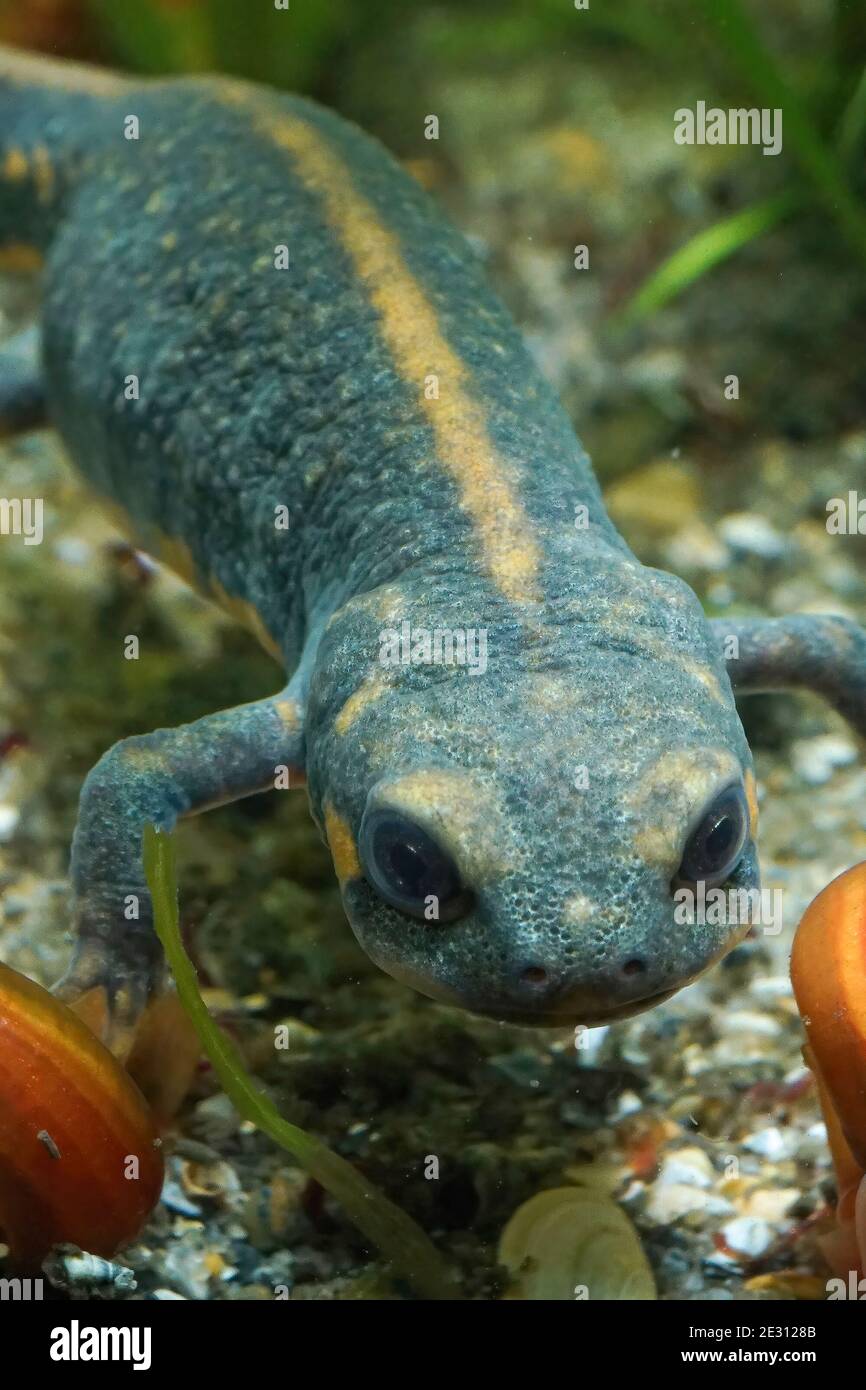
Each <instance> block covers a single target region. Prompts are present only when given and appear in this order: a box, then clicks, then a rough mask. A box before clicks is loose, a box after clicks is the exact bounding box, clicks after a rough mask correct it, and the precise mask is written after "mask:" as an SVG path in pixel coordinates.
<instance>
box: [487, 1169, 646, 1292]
mask: <svg viewBox="0 0 866 1390" xmlns="http://www.w3.org/2000/svg"><path fill="white" fill-rule="evenodd" d="M499 1263H500V1264H502V1265H505V1267H506V1269H507V1270H508V1271H509V1273H510V1275H511V1280H510V1283H509V1286H508V1288H507V1290H506V1292H505V1295H504V1297H505V1298H509V1299H542V1300H556V1301H558V1302H559V1301H565V1300H575V1299H578V1300H579V1299H591V1300H592V1301H593V1302H595V1301H597V1300H598V1299H615V1300H619V1301H628V1302H637V1301H645V1300H653V1299H655V1297H656V1290H655V1283H654V1281H653V1276H652V1271H651V1270H650V1267H649V1263H648V1261H647V1258H646V1255H645V1254H644V1252H643V1249H642V1247H641V1243H640V1239H639V1237H638V1234H637V1232H636V1230H635V1228H634V1226H633V1225H632V1223H631V1222H630V1221H629V1219H628V1217H627V1216H626V1214H625V1212H624V1211H623V1210H622V1208H621V1207H619V1206H618V1205H617V1203H616V1202H614V1201H612V1200H611V1198H610V1197H607V1196H605V1195H604V1194H603V1193H602V1192H600V1191H598V1189H593V1188H589V1187H554V1188H551V1189H550V1190H549V1191H547V1192H539V1193H538V1194H537V1195H536V1196H535V1197H531V1198H530V1199H529V1201H528V1202H524V1203H523V1205H522V1206H521V1207H518V1209H517V1211H516V1212H515V1213H514V1215H513V1216H512V1217H511V1220H510V1221H509V1222H508V1225H507V1226H506V1227H505V1230H504V1231H503V1233H502V1237H501V1239H500V1242H499Z"/></svg>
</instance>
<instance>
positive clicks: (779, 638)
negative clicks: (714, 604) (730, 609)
mask: <svg viewBox="0 0 866 1390" xmlns="http://www.w3.org/2000/svg"><path fill="white" fill-rule="evenodd" d="M712 628H713V631H714V632H715V634H716V636H717V637H718V640H719V645H720V646H721V648H722V652H723V655H724V657H725V662H726V665H727V670H728V675H729V676H730V679H731V685H732V686H733V688H734V693H735V694H736V695H740V694H745V695H749V694H756V693H758V692H760V691H765V690H814V691H815V692H816V693H817V694H819V695H823V696H824V698H825V699H826V700H827V701H828V702H829V703H830V704H831V705H832V706H833V707H834V709H837V710H838V711H839V713H840V714H841V715H843V716H844V718H845V719H847V720H848V723H849V724H851V725H852V726H853V728H854V729H856V730H857V732H858V733H859V734H862V735H863V736H864V737H866V630H864V629H863V628H861V627H858V625H857V624H856V623H853V622H851V621H850V619H848V618H840V617H834V616H832V615H829V614H823V613H819V614H813V613H797V614H793V615H791V616H790V617H784V618H746V619H736V618H735V619H728V618H716V619H714V620H713V622H712Z"/></svg>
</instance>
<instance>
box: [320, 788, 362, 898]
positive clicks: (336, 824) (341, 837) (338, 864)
mask: <svg viewBox="0 0 866 1390" xmlns="http://www.w3.org/2000/svg"><path fill="white" fill-rule="evenodd" d="M325 835H326V836H327V840H328V845H329V846H330V850H331V858H332V859H333V861H334V872H335V874H336V875H337V881H338V882H339V883H340V885H341V886H342V884H344V883H346V882H347V881H348V880H349V879H351V878H360V877H361V863H360V860H359V859H358V851H357V850H356V848H355V841H354V840H353V838H352V832H351V830H350V829H349V823H348V821H347V820H345V819H344V817H343V816H341V815H340V814H339V812H338V811H335V810H334V808H333V806H332V805H331V803H330V801H326V802H325Z"/></svg>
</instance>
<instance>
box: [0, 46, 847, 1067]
mask: <svg viewBox="0 0 866 1390" xmlns="http://www.w3.org/2000/svg"><path fill="white" fill-rule="evenodd" d="M130 116H134V117H135V118H136V120H137V138H126V137H127V134H128V132H129V130H130V126H129V118H130ZM4 249H5V251H6V258H7V261H8V262H10V263H12V264H16V263H17V264H24V263H26V262H28V259H31V258H32V260H34V261H35V260H36V259H37V257H42V258H44V261H45V270H44V306H43V311H42V342H43V349H42V373H41V378H40V383H39V385H40V389H41V391H42V393H43V394H44V399H45V402H46V408H47V413H48V417H49V418H50V420H51V421H53V423H54V424H56V426H57V428H58V429H59V431H60V434H61V436H62V438H63V440H64V442H65V444H66V446H67V448H68V450H69V453H70V454H71V456H72V458H73V460H74V461H75V462H76V464H77V465H78V466H79V468H80V469H81V470H82V471H83V472H84V473H85V474H86V475H87V476H88V477H89V478H90V480H91V481H92V482H94V483H95V484H96V486H97V487H98V488H99V489H100V490H101V491H103V492H104V493H106V494H107V495H108V496H110V497H112V498H113V499H114V500H115V501H117V502H119V503H120V504H121V505H122V507H123V508H124V509H125V511H126V512H127V513H128V515H129V516H130V517H131V518H132V521H133V523H134V524H135V526H136V528H137V536H138V538H139V542H140V543H141V544H142V545H143V546H144V547H145V548H148V549H151V550H152V551H153V552H154V553H156V554H157V555H162V557H163V558H165V559H166V560H168V561H169V562H170V563H173V564H175V565H176V566H178V567H179V568H181V569H182V570H183V571H185V572H186V574H187V576H188V577H189V578H190V579H191V580H192V581H193V582H196V583H198V585H199V586H201V587H202V588H204V589H205V590H206V591H209V592H211V593H212V594H215V595H216V596H217V597H219V598H220V599H221V600H222V601H223V602H224V603H226V604H227V605H228V606H230V607H231V608H233V610H235V611H237V612H239V613H242V614H244V615H245V616H247V617H248V618H249V619H250V620H251V621H252V622H253V623H254V625H255V626H256V627H257V630H258V631H259V634H260V636H262V638H263V640H265V641H266V642H267V644H268V645H269V647H270V648H271V649H272V650H273V651H274V652H275V653H276V654H277V655H278V656H279V658H280V660H281V661H282V663H283V665H284V667H285V670H286V672H287V676H288V680H287V684H286V685H285V687H284V688H283V689H282V690H280V691H279V692H278V693H277V694H276V695H275V696H274V697H273V698H272V699H269V700H264V701H259V702H257V703H255V704H251V705H247V706H243V707H241V708H239V709H237V710H230V711H224V712H222V713H219V714H215V715H213V716H209V717H206V718H204V719H202V720H199V721H197V722H196V723H195V724H192V725H189V726H187V727H186V728H182V729H178V730H158V731H156V732H155V733H153V734H149V735H145V736H142V737H136V738H131V739H128V740H125V741H124V742H122V743H120V744H118V745H116V746H115V747H114V748H113V749H111V750H109V752H108V753H107V754H106V755H105V756H104V757H103V758H102V759H101V761H100V762H99V763H98V764H97V766H96V767H95V768H94V769H93V771H92V772H91V774H90V775H89V777H88V779H87V781H86V783H85V786H84V789H83V792H82V798H81V807H80V815H79V822H78V828H77V830H76V835H75V842H74V846H73V856H72V881H73V889H74V893H75V902H76V908H75V917H76V926H77V932H78V949H77V953H76V957H75V960H74V962H73V965H72V967H71V970H70V973H69V975H68V976H67V977H66V979H65V981H64V982H62V984H61V990H62V992H63V993H65V994H66V995H68V996H71V997H75V996H78V995H81V994H82V993H84V992H87V991H90V990H93V989H98V990H102V991H104V992H105V996H106V998H107V1000H108V1003H109V1019H108V1024H107V1032H108V1035H109V1037H110V1038H111V1039H112V1041H113V1043H114V1045H115V1046H117V1047H118V1048H119V1047H121V1046H122V1045H123V1042H122V1040H123V1039H124V1038H128V1035H129V1031H130V1028H131V1027H132V1026H133V1025H134V1021H135V1019H136V1018H137V1016H138V1013H139V1011H140V1009H141V1007H142V1005H143V1003H144V1002H145V1001H146V999H147V998H148V997H149V996H150V995H151V994H152V993H153V992H154V990H155V989H156V988H157V987H158V985H159V982H160V979H161V971H162V964H161V959H160V953H159V949H158V946H157V945H156V943H155V940H154V936H153V933H152V929H151V923H150V911H149V905H148V897H147V891H146V888H145V885H144V879H143V872H142V868H141V832H142V828H143V825H144V824H145V823H147V822H148V821H153V822H154V823H156V824H157V825H159V826H162V827H164V828H169V827H171V826H172V825H173V824H174V823H175V821H176V820H177V819H178V818H179V817H182V816H185V815H189V814H194V813H195V812H196V811H199V810H203V809H207V808H208V807H209V806H212V805H216V804H219V803H221V802H225V801H228V800H232V799H234V798H237V797H239V796H243V795H247V794H249V793H251V792H254V791H258V790H261V789H263V788H266V787H269V786H273V785H274V782H275V770H276V769H279V768H281V767H291V768H294V769H297V770H298V771H303V772H304V773H305V775H306V780H307V785H308V789H309V796H310V805H311V809H312V813H313V815H314V817H315V818H316V821H317V823H318V824H319V826H320V827H321V829H322V832H323V834H324V835H325V836H326V838H327V841H328V843H329V845H330V848H331V851H332V854H333V857H334V863H335V869H336V872H337V875H338V878H339V880H340V883H341V887H342V891H343V897H344V902H345V906H346V911H347V915H348V917H349V920H350V922H351V923H352V926H353V928H354V930H355V932H356V934H357V936H358V938H359V940H360V941H361V943H362V945H363V946H364V948H365V949H366V950H367V952H368V953H369V954H370V956H371V957H372V958H373V959H374V960H376V961H377V962H378V963H379V964H380V965H381V966H382V967H383V968H384V969H386V970H388V971H389V972H390V973H392V974H393V975H395V976H397V977H398V978H400V979H403V980H405V981H407V982H408V983H410V984H412V985H414V986H415V987H417V988H419V989H420V990H422V991H423V992H425V993H428V994H430V995H433V996H434V997H437V998H441V999H445V1000H448V1001H451V1002H456V1003H460V1004H462V1005H464V1006H466V1007H468V1008H470V1009H473V1010H477V1011H479V1012H484V1013H489V1014H493V1015H495V1016H497V1017H502V1018H510V1019H518V1020H522V1021H526V1022H535V1023H551V1022H564V1021H582V1022H595V1021H601V1020H605V1019H609V1018H615V1017H619V1016H622V1015H624V1014H627V1013H630V1012H633V1011H635V1010H636V1009H639V1008H645V1007H648V1006H649V1005H650V1004H652V1003H654V1002H657V1001H658V1000H659V999H661V998H664V997H667V995H669V994H670V993H672V992H673V991H674V990H675V989H677V988H678V987H680V986H681V985H682V984H684V983H686V982H687V981H689V980H691V979H693V978H694V977H695V976H696V975H698V974H699V973H700V972H701V971H703V970H704V969H705V968H707V966H709V965H710V964H711V963H712V962H713V961H715V960H716V959H718V957H719V956H721V955H722V954H723V953H724V952H725V951H726V950H727V949H728V948H729V947H730V946H731V945H732V944H733V943H734V942H735V941H736V940H738V939H740V938H741V936H742V935H743V933H744V932H745V931H746V930H747V929H748V923H747V922H746V923H742V922H737V923H729V922H725V923H723V924H721V925H712V924H709V923H701V922H696V923H692V924H686V925H683V924H681V923H677V922H676V921H675V919H674V902H673V893H674V890H675V886H676V885H677V884H680V885H682V884H683V883H685V884H689V883H695V882H697V881H698V880H703V881H705V882H709V883H715V884H720V885H723V886H726V887H733V888H750V887H754V886H755V885H756V884H757V882H758V877H757V872H758V871H757V859H756V852H755V846H754V830H755V796H754V777H753V774H752V765H751V757H750V754H749V749H748V746H747V743H746V740H745V737H744V734H743V731H742V727H741V725H740V721H739V718H738V716H737V711H736V705H735V701H734V695H733V692H732V688H731V680H730V678H729V674H728V671H727V670H726V663H725V652H724V651H723V644H722V640H721V639H722V637H727V636H729V635H730V633H731V630H732V629H731V625H729V624H724V625H722V628H721V631H717V630H714V627H713V625H711V624H710V623H708V622H707V620H706V619H705V617H704V614H703V612H702V609H701V607H700V604H699V602H698V600H697V598H696V597H695V596H694V594H693V593H692V592H691V590H690V589H689V588H688V587H687V586H686V585H685V584H684V583H683V582H682V581H680V580H679V579H677V578H675V577H674V576H671V575H668V574H664V573H661V572H659V571H657V570H652V569H648V568H645V567H643V566H641V565H640V564H639V562H638V561H637V559H636V558H635V557H634V555H633V554H632V553H631V551H630V550H629V548H628V546H627V545H626V544H625V542H624V541H623V539H622V538H621V537H620V536H619V535H618V533H617V531H616V530H615V528H614V526H613V525H612V523H611V522H610V520H609V518H608V517H607V515H606V513H605V511H604V507H603V503H602V500H601V497H600V493H599V489H598V486H597V484H596V481H595V479H594V476H593V474H592V470H591V467H590V464H589V461H588V459H587V457H586V455H585V453H584V452H583V450H582V448H581V446H580V444H579V443H578V441H577V439H576V437H575V434H574V431H573V429H572V426H571V423H570V421H569V420H568V418H567V416H566V414H565V412H564V411H563V409H562V407H561V406H560V405H559V403H558V402H557V400H556V399H555V396H554V394H553V392H552V391H551V388H550V387H549V386H548V384H547V383H546V382H545V381H544V380H543V378H542V377H541V375H540V374H539V372H538V369H537V368H536V366H535V365H534V363H533V361H532V359H531V358H530V356H529V354H528V353H527V351H526V349H525V347H524V345H523V343H522V340H521V338H520V336H519V334H518V332H517V330H516V329H515V327H514V325H513V324H512V322H511V320H510V319H509V317H508V315H507V313H506V311H505V310H504V308H503V307H502V306H501V305H500V304H499V302H498V301H497V299H496V298H495V297H494V295H493V294H492V293H491V292H490V290H489V289H488V287H487V286H486V284H485V281H484V277H483V274H482V272H481V269H480V267H479V264H478V262H477V259H476V257H475V256H474V254H473V253H472V251H471V250H470V249H469V247H468V245H467V243H466V242H465V240H464V239H463V238H462V236H460V234H459V233H457V232H456V231H455V230H453V229H452V228H451V227H450V226H449V225H448V224H447V223H446V222H445V220H444V219H443V218H442V216H441V214H440V213H439V212H438V210H437V209H436V207H435V205H434V204H433V202H432V201H431V200H430V199H429V198H428V197H427V195H426V194H425V193H424V192H423V191H422V190H421V189H420V188H418V187H417V186H416V184H415V183H414V182H413V180H412V179H411V178H410V177H409V176H408V175H407V174H406V173H405V172H404V171H402V170H401V169H400V167H399V166H398V165H397V164H396V163H395V162H394V161H393V160H392V159H391V158H390V157H389V156H388V155H387V154H386V152H385V151H384V150H383V149H382V148H381V147H380V146H379V145H378V144H377V143H376V142H375V141H373V140H371V139H370V138H369V137H367V136H366V135H364V134H362V133H361V132H360V131H358V130H357V129H355V128H354V127H352V126H351V125H349V124H347V123H346V122H345V121H343V120H341V119H340V118H338V117H337V116H335V115H333V114H331V113H329V112H327V111H325V110H323V109H321V108H320V107H318V106H316V105H315V104H313V103H311V102H308V101H305V100H301V99H297V98H293V97H289V96H285V95H281V94H277V93H273V92H268V91H265V90H263V89H258V88H255V87H252V86H249V85H246V84H241V83H237V82H230V81H228V80H225V79H218V78H213V79H211V78H202V79H184V80H177V81H170V82H154V83H147V84H143V83H139V84H136V83H132V82H129V83H127V82H126V81H124V80H123V79H119V78H117V79H115V78H113V77H111V76H110V75H106V74H93V75H91V74H88V73H87V72H86V71H84V70H81V69H77V68H65V67H63V66H62V65H50V64H48V65H44V64H42V63H39V62H36V63H31V62H30V61H28V60H22V59H21V58H20V57H18V56H16V55H11V54H4V55H2V57H0V257H2V253H3V250H4ZM19 377H20V371H19ZM6 380H7V382H8V383H10V384H8V385H7V387H6V388H5V394H4V386H3V382H4V377H3V374H2V372H0V420H3V419H6V420H7V421H9V422H14V421H15V419H16V402H20V399H21V383H20V380H18V379H16V377H15V374H14V373H11V372H10V373H8V374H7V377H6ZM29 388H30V396H29V398H28V400H29V404H30V415H31V416H32V399H33V391H34V389H35V384H34V383H33V382H31V383H29ZM19 416H20V411H19ZM279 517H282V518H283V520H285V518H286V517H287V518H288V523H289V524H288V528H287V529H286V528H285V526H284V525H283V526H281V525H279V524H277V519H278V518H279ZM797 623H799V626H797ZM407 625H408V626H407ZM768 627H769V629H770V631H769V634H768V631H767V629H768ZM437 633H438V634H439V643H440V648H441V647H442V643H443V641H444V643H445V649H446V650H447V651H448V652H449V653H450V655H451V660H444V661H442V660H440V661H435V660H433V659H431V652H433V651H435V650H436V647H435V642H436V634H437ZM481 633H483V634H484V641H485V643H486V657H485V662H484V669H481V666H480V665H479V664H478V663H476V667H477V669H473V668H472V665H471V663H470V662H469V661H468V660H465V659H464V660H461V659H459V653H460V652H461V651H463V652H464V654H465V651H466V649H467V648H466V644H467V643H470V644H471V643H473V642H477V639H478V635H479V634H481ZM395 634H400V635H401V641H400V642H397V640H396V637H395ZM407 634H408V636H407ZM737 636H738V638H739V639H740V641H741V642H742V643H743V644H744V648H743V649H744V653H745V657H746V660H745V661H744V662H743V664H742V666H741V667H740V668H739V670H738V671H737V670H736V661H734V662H732V663H731V665H732V667H734V669H735V674H736V675H737V677H738V679H737V683H738V687H739V688H741V689H743V690H745V691H747V690H748V689H749V688H765V687H766V686H768V685H769V686H772V685H775V684H788V685H790V684H797V683H807V682H809V681H811V683H814V684H818V685H820V687H821V688H822V689H823V690H824V693H825V694H827V695H828V696H829V697H830V698H831V699H834V700H835V701H836V703H837V704H840V706H843V707H844V708H845V710H846V713H848V714H849V716H850V717H852V718H854V720H855V722H858V723H859V724H860V726H861V727H862V726H863V723H864V718H863V715H864V709H866V701H864V688H866V675H864V673H866V658H864V651H866V642H864V637H863V634H862V633H861V632H860V631H859V629H856V628H854V627H853V626H852V625H851V624H847V623H845V622H844V621H843V620H841V619H831V618H828V619H812V620H810V619H801V620H793V626H792V624H791V623H788V622H780V623H777V624H775V625H774V624H769V625H768V624H757V625H754V626H750V625H749V624H744V625H741V626H740V628H739V629H738V630H737ZM461 642H462V643H463V646H462V647H461ZM455 643H456V647H455ZM455 650H456V651H457V652H458V658H456V659H455V658H454V651H455ZM475 650H476V651H477V650H478V649H477V647H476V648H475ZM728 655H730V653H728ZM810 673H811V674H810ZM816 673H817V674H816ZM130 895H132V896H133V897H135V899H136V900H138V901H140V904H141V911H140V914H139V916H138V918H137V919H135V920H129V917H128V914H126V913H125V911H124V904H125V903H126V902H127V901H128V899H129V896H130Z"/></svg>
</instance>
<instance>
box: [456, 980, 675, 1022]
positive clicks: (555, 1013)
mask: <svg viewBox="0 0 866 1390" xmlns="http://www.w3.org/2000/svg"><path fill="white" fill-rule="evenodd" d="M684 983H688V981H684ZM680 988H681V986H679V985H677V986H675V987H674V988H673V989H662V990H658V991H656V992H655V993H654V994H646V995H643V996H642V997H641V998H640V999H629V1000H627V1001H626V1002H625V1003H623V1004H614V1005H611V1007H610V1008H599V1009H586V1008H581V1007H579V1006H576V1005H569V1004H568V1003H567V1002H566V1001H564V1000H563V1002H562V1003H561V1004H560V1005H559V1006H557V1005H556V1004H555V1003H553V1004H552V1005H551V1006H550V1007H549V1008H537V1009H531V1008H525V1009H519V1008H516V1009H507V1008H494V1009H484V1008H481V1007H477V1006H473V1005H471V1004H470V1005H465V1006H464V1007H467V1008H468V1009H469V1010H470V1012H471V1013H474V1014H478V1015H479V1016H480V1017H481V1018H492V1019H495V1020H496V1021H497V1022H498V1023H515V1024H517V1025H519V1026H520V1027H523V1028H568V1027H576V1026H577V1025H578V1024H583V1025H584V1026H585V1027H587V1028H601V1027H602V1026H604V1025H605V1024H608V1023H619V1022H620V1021H622V1020H623V1019H626V1018H633V1017H634V1016H635V1015H636V1014H642V1013H646V1012H647V1010H649V1009H654V1008H656V1006H657V1005H658V1004H664V1003H666V1002H667V1000H668V999H671V998H673V996H674V995H675V994H676V993H678V991H679V989H680Z"/></svg>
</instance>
